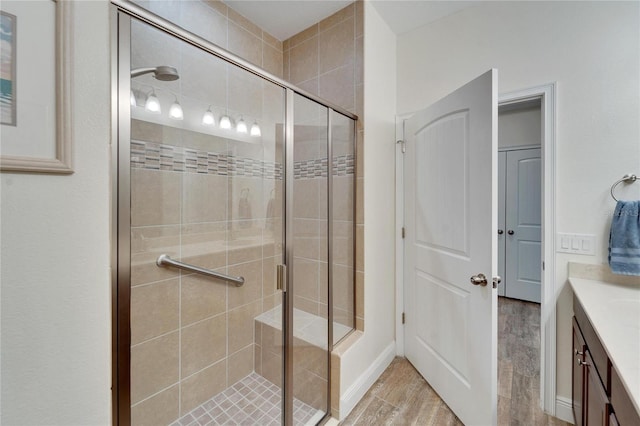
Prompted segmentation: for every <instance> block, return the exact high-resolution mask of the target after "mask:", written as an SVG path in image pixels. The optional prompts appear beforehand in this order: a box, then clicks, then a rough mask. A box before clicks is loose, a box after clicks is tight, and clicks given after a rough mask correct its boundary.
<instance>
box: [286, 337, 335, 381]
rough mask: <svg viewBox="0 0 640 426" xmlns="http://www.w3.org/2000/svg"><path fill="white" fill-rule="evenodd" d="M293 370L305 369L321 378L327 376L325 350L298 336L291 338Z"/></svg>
mask: <svg viewBox="0 0 640 426" xmlns="http://www.w3.org/2000/svg"><path fill="white" fill-rule="evenodd" d="M293 368H294V371H300V370H307V371H310V372H311V373H313V374H315V375H317V376H320V377H322V378H326V377H327V370H328V362H327V351H326V350H324V349H322V348H320V347H318V346H315V345H312V344H309V343H307V342H306V341H304V340H302V339H298V338H294V339H293Z"/></svg>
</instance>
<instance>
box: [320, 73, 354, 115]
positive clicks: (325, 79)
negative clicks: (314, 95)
mask: <svg viewBox="0 0 640 426" xmlns="http://www.w3.org/2000/svg"><path fill="white" fill-rule="evenodd" d="M353 73H354V72H353V65H348V66H345V67H341V68H337V69H335V70H333V71H330V72H328V73H326V74H322V75H321V76H320V92H319V94H320V96H321V97H323V98H325V99H327V100H328V101H329V102H332V103H334V104H336V105H339V106H341V107H342V108H344V109H346V110H349V111H353V110H354V109H355V85H354V75H353Z"/></svg>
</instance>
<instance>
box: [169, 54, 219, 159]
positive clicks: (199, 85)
mask: <svg viewBox="0 0 640 426" xmlns="http://www.w3.org/2000/svg"><path fill="white" fill-rule="evenodd" d="M226 69H227V64H226V63H225V62H224V61H223V60H222V59H219V58H216V57H214V56H212V55H211V54H210V53H208V52H205V51H203V50H200V49H198V48H195V47H190V48H186V47H185V49H184V52H183V54H182V68H181V69H180V81H181V82H182V83H181V86H180V88H181V94H182V95H184V96H188V97H190V98H193V99H197V100H199V101H202V103H203V106H206V104H210V103H213V104H214V105H216V104H217V105H223V104H224V103H225V102H226V99H227V72H226ZM211 76H215V78H211ZM185 111H187V110H186V109H185ZM203 112H204V110H203ZM183 133H191V134H195V135H198V133H196V132H190V131H188V130H183ZM200 135H201V137H204V138H206V139H209V140H210V139H212V137H211V136H209V135H204V134H200ZM170 144H171V145H174V144H175V143H170ZM186 146H191V145H186ZM198 148H204V147H203V146H198ZM206 150H207V151H216V150H215V149H206Z"/></svg>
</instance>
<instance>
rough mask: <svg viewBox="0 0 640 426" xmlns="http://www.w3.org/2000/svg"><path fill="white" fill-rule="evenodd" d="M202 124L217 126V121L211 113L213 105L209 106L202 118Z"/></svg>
mask: <svg viewBox="0 0 640 426" xmlns="http://www.w3.org/2000/svg"><path fill="white" fill-rule="evenodd" d="M202 124H204V125H205V126H213V125H214V124H216V119H215V117H214V116H213V112H211V105H209V109H207V111H206V112H205V113H204V115H203V116H202Z"/></svg>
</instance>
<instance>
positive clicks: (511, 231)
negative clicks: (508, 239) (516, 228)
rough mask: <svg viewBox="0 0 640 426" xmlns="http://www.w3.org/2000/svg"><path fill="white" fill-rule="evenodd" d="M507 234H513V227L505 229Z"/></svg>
mask: <svg viewBox="0 0 640 426" xmlns="http://www.w3.org/2000/svg"><path fill="white" fill-rule="evenodd" d="M507 234H509V235H513V234H515V232H513V229H509V230H508V231H507Z"/></svg>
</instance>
